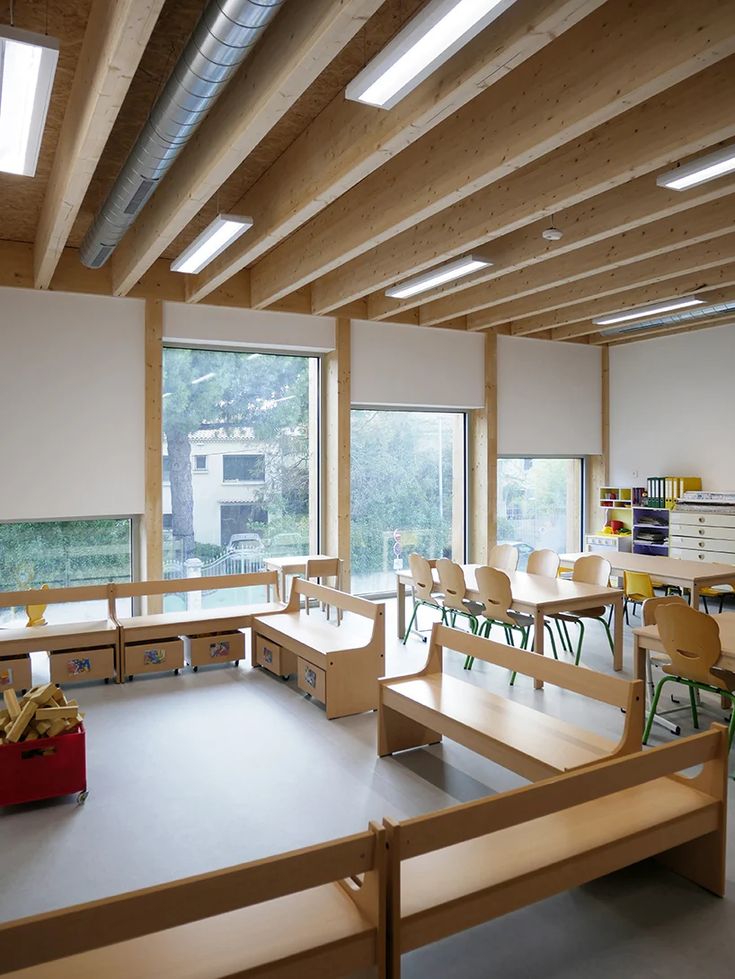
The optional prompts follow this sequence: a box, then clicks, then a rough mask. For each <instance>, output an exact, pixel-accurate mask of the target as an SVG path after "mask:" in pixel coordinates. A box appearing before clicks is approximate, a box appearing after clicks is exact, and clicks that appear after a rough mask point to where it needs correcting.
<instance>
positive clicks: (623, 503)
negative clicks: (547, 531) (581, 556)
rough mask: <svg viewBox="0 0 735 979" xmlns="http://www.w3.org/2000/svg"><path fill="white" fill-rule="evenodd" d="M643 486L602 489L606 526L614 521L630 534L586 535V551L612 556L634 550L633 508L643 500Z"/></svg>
mask: <svg viewBox="0 0 735 979" xmlns="http://www.w3.org/2000/svg"><path fill="white" fill-rule="evenodd" d="M643 492H644V490H643V487H642V486H602V487H601V488H600V510H601V511H602V514H601V516H602V521H603V523H604V524H606V525H607V524H612V522H613V521H615V522H616V523H618V524H620V528H618V529H622V528H625V530H627V531H628V533H624V534H621V533H613V534H600V533H597V534H585V538H584V541H585V550H587V551H591V552H592V553H593V554H602V555H603V556H604V555H605V554H610V553H612V552H616V551H630V550H631V549H632V533H631V532H632V530H633V519H632V517H633V507H635V506H638V505H639V504H640V503H641V501H642V499H643Z"/></svg>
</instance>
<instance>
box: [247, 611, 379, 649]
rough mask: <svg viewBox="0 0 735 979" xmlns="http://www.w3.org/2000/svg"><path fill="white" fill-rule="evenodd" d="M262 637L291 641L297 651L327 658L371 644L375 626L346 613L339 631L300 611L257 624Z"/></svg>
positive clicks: (279, 614) (325, 622)
mask: <svg viewBox="0 0 735 979" xmlns="http://www.w3.org/2000/svg"><path fill="white" fill-rule="evenodd" d="M257 631H258V634H259V635H261V636H267V637H268V638H270V639H275V640H279V639H283V638H285V637H287V638H288V645H289V647H290V648H291V649H293V650H294V652H299V650H300V648H301V651H302V652H307V651H311V652H313V653H316V654H319V655H322V656H328V655H329V654H330V653H337V652H340V651H342V650H344V649H349V648H351V647H355V648H357V647H360V646H363V645H366V644H367V643H369V642H370V639H371V636H372V631H373V630H372V623H371V622H368V621H367V620H366V619H362V618H358V617H357V616H352V615H350V614H349V613H347V614H346V615H345V617H344V619H343V621H342V624H341V625H340V626H339V628H337V627H335V625H334V624H333V623H331V622H328V621H327V620H326V619H324V618H322V617H321V616H319V615H307V614H306V612H304V611H303V609H302V610H301V611H300V612H278V613H276V614H275V615H269V616H268V618H267V619H266V620H265V621H263V622H260V621H259V622H258V623H257Z"/></svg>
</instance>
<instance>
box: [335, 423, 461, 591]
mask: <svg viewBox="0 0 735 979" xmlns="http://www.w3.org/2000/svg"><path fill="white" fill-rule="evenodd" d="M351 478H352V526H351V537H352V590H353V591H354V592H355V593H356V594H361V593H362V594H370V593H376V592H387V591H394V590H395V572H396V571H397V570H399V569H401V568H404V567H408V555H409V554H410V553H411V552H412V551H418V552H419V553H420V554H423V555H425V556H426V557H429V558H436V557H442V556H443V555H444V556H447V557H453V558H454V559H455V560H459V561H461V560H464V487H465V463H464V415H463V414H459V413H443V412H428V411H382V410H381V411H377V410H367V409H361V410H355V411H353V412H352V474H351Z"/></svg>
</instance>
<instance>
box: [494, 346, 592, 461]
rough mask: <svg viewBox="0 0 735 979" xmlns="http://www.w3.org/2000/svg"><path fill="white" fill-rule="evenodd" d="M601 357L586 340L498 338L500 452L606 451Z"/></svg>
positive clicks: (563, 453) (576, 453)
mask: <svg viewBox="0 0 735 979" xmlns="http://www.w3.org/2000/svg"><path fill="white" fill-rule="evenodd" d="M600 359H601V354H600V351H599V349H597V348H596V347H592V346H587V345H583V344H577V343H550V342H549V341H548V340H533V339H531V338H528V337H503V336H501V337H498V453H499V454H500V455H524V456H534V455H541V456H543V455H558V456H579V455H597V454H598V453H600V452H601V451H602V392H601V380H600Z"/></svg>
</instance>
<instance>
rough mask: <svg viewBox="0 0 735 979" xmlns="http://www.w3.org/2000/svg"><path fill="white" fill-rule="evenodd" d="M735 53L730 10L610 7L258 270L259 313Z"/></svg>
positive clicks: (616, 3)
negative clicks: (306, 284)
mask: <svg viewBox="0 0 735 979" xmlns="http://www.w3.org/2000/svg"><path fill="white" fill-rule="evenodd" d="M733 51H735V7H733V6H732V5H724V6H723V4H722V3H721V2H720V0H702V2H701V3H699V4H698V5H697V6H696V8H694V7H693V6H692V4H691V3H690V2H689V0H670V2H669V3H667V4H666V5H665V6H662V5H660V4H651V3H650V2H648V0H608V2H607V3H606V4H605V5H604V6H603V7H601V8H600V9H599V10H597V11H595V12H594V13H592V14H590V15H589V16H588V17H586V18H585V19H584V20H583V21H581V22H580V23H579V24H577V25H575V26H574V27H572V28H571V29H570V30H568V31H566V32H565V33H564V34H563V35H562V36H561V37H559V38H557V39H556V40H555V41H554V42H553V43H552V44H550V45H547V46H546V47H545V48H543V49H542V50H541V51H540V52H538V54H536V55H534V57H533V58H530V59H529V60H528V61H526V62H525V63H524V64H523V65H521V66H520V67H519V68H517V69H515V71H512V72H511V73H510V74H509V75H506V77H505V78H503V79H501V80H500V81H499V82H498V83H497V84H496V85H493V86H492V88H490V89H488V90H487V91H486V92H483V93H481V94H480V95H478V96H477V97H476V98H475V99H473V100H472V101H471V102H470V103H468V104H467V105H466V106H464V107H463V108H462V109H460V110H459V111H458V112H456V113H455V114H454V115H453V116H452V117H451V118H450V119H448V120H446V121H445V122H443V123H442V124H441V125H439V126H437V127H436V128H435V129H434V130H432V131H431V132H430V133H427V134H426V135H425V136H422V137H421V138H420V139H419V140H417V141H416V142H415V143H413V144H412V145H411V146H410V147H408V149H406V150H404V151H403V152H402V153H399V154H398V156H396V157H394V158H393V159H392V160H390V161H389V162H388V163H387V164H386V165H385V166H383V167H381V169H380V170H378V171H376V172H375V173H373V174H371V175H370V176H369V177H366V178H365V179H364V180H363V181H361V183H360V184H358V185H357V187H354V188H353V189H352V190H351V191H349V192H348V193H347V194H344V195H343V196H342V197H341V198H340V199H339V200H338V201H335V202H334V203H333V204H330V205H329V207H327V208H326V209H325V210H324V211H322V212H321V213H320V214H319V215H317V217H315V218H313V219H312V220H311V221H310V222H309V223H308V224H307V225H305V226H304V227H303V228H301V229H299V231H297V232H296V233H295V234H293V235H292V236H291V237H290V238H288V239H287V240H286V241H285V242H283V243H282V244H281V245H279V246H278V247H277V248H275V249H273V251H271V252H270V253H269V254H268V255H267V256H266V257H265V258H263V259H261V260H260V261H259V262H258V263H256V265H255V266H253V269H252V277H251V284H252V290H253V303H254V305H255V306H256V307H258V308H263V307H265V306H268V305H269V304H270V303H272V302H273V301H275V300H276V299H277V298H278V297H279V296H281V295H283V294H284V293H288V292H290V291H291V290H292V289H293V288H294V287H298V286H299V285H302V284H303V283H305V282H310V281H313V280H314V279H316V278H318V277H320V276H323V275H325V274H326V273H328V272H330V271H332V270H334V269H336V268H338V267H340V266H342V265H344V264H345V263H347V262H349V261H351V260H352V259H353V258H355V257H357V256H358V255H360V254H362V253H363V252H365V251H367V250H369V249H371V248H372V247H373V246H374V245H378V244H381V243H382V242H384V241H387V240H388V239H389V238H391V237H393V236H395V235H398V234H400V233H401V232H403V231H405V230H406V229H408V228H410V227H412V226H413V225H415V224H416V223H417V222H421V221H424V220H425V219H427V218H430V217H431V216H433V215H435V214H437V213H439V212H440V211H442V210H443V209H445V208H447V207H449V206H450V205H452V204H454V203H457V202H459V201H461V200H463V199H465V198H467V197H469V196H470V195H472V194H473V193H475V192H476V191H478V190H481V189H482V188H483V187H487V186H488V185H489V184H493V183H495V182H496V181H498V180H501V179H502V178H503V177H504V176H507V175H508V174H509V173H511V172H512V171H513V170H516V169H518V168H519V167H524V166H526V165H528V164H529V163H531V162H533V161H535V160H538V159H539V158H540V157H542V156H543V155H544V154H546V153H549V152H551V151H552V150H554V149H556V148H558V147H559V146H561V145H563V144H565V143H568V142H570V141H572V140H575V139H577V138H578V137H579V136H580V135H582V134H583V133H586V132H589V131H590V130H592V129H594V128H595V127H598V126H600V125H602V124H603V123H605V122H606V121H609V120H610V119H612V118H614V117H615V116H618V115H620V114H621V113H623V112H625V111H626V110H627V109H629V108H630V107H631V106H635V105H638V104H640V103H642V102H645V101H646V100H648V99H650V98H652V97H653V96H655V95H657V94H660V93H661V92H662V91H664V90H666V89H667V88H669V87H670V86H672V85H676V84H677V83H678V82H681V81H683V80H684V79H687V78H689V77H691V76H692V75H693V74H695V73H697V72H699V71H701V70H702V69H703V68H705V67H706V66H707V65H711V64H713V63H715V62H717V61H719V60H721V59H722V58H725V57H727V56H728V55H731V54H732V53H733ZM590 79H594V80H595V82H594V84H590ZM354 298H359V297H356V296H347V297H346V298H342V297H340V298H339V300H338V301H337V303H336V305H344V303H345V302H348V301H350V300H351V299H354ZM323 308H324V306H322V305H320V306H317V307H315V311H316V310H317V309H323Z"/></svg>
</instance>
